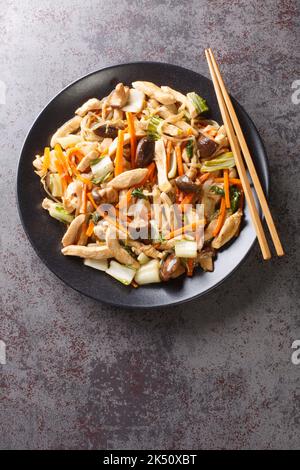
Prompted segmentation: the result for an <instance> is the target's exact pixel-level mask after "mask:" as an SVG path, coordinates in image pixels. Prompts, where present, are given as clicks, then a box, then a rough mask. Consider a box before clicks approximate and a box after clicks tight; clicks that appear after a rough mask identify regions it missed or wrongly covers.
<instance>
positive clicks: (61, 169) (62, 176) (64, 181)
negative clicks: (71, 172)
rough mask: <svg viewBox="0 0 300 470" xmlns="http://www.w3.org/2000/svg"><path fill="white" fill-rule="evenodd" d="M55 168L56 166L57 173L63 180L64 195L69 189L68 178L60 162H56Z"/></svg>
mask: <svg viewBox="0 0 300 470" xmlns="http://www.w3.org/2000/svg"><path fill="white" fill-rule="evenodd" d="M54 166H55V169H56V171H57V173H58V174H59V176H60V180H61V184H62V190H63V193H64V192H65V190H66V189H67V186H68V184H67V181H66V176H65V173H64V169H63V167H62V166H61V164H60V162H59V161H58V160H55V162H54Z"/></svg>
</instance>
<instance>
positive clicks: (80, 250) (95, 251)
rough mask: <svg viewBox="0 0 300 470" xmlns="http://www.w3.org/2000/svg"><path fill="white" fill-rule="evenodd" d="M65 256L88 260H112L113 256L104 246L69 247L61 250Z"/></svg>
mask: <svg viewBox="0 0 300 470" xmlns="http://www.w3.org/2000/svg"><path fill="white" fill-rule="evenodd" d="M61 252H62V254H63V255H65V256H79V258H89V259H107V258H112V257H113V255H112V253H111V251H110V249H109V248H108V247H107V246H106V245H103V246H98V245H97V246H80V245H69V246H66V247H64V248H63V249H62V250H61Z"/></svg>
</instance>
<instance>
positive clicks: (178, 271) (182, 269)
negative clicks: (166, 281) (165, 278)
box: [171, 264, 185, 279]
mask: <svg viewBox="0 0 300 470" xmlns="http://www.w3.org/2000/svg"><path fill="white" fill-rule="evenodd" d="M184 273H185V267H184V266H183V264H180V265H179V266H178V267H177V268H176V269H175V271H174V272H173V274H172V275H171V279H176V278H177V277H179V276H182V274H184Z"/></svg>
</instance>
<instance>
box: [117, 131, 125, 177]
mask: <svg viewBox="0 0 300 470" xmlns="http://www.w3.org/2000/svg"><path fill="white" fill-rule="evenodd" d="M123 144H124V131H123V130H122V129H119V131H118V145H117V152H116V159H115V176H118V175H120V174H121V173H123Z"/></svg>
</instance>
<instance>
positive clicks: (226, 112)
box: [205, 49, 284, 260]
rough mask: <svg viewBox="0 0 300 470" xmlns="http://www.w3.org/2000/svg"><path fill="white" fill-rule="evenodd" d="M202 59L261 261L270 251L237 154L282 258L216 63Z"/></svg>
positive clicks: (210, 58)
mask: <svg viewBox="0 0 300 470" xmlns="http://www.w3.org/2000/svg"><path fill="white" fill-rule="evenodd" d="M205 55H206V59H207V62H208V67H209V70H210V74H211V78H212V81H213V84H214V88H215V92H216V96H217V100H218V103H219V107H220V111H221V115H222V119H223V122H224V126H225V129H226V133H227V137H228V140H229V143H230V146H231V150H232V153H233V155H234V158H235V163H236V167H237V170H238V173H239V177H240V180H241V182H242V186H243V190H244V193H245V197H246V201H247V203H248V206H249V210H250V214H251V218H252V222H253V225H254V228H255V231H256V235H257V238H258V242H259V245H260V248H261V251H262V255H263V258H264V259H265V260H267V259H270V258H271V252H270V249H269V245H268V242H267V239H266V236H265V233H264V229H263V226H262V223H261V220H260V217H259V214H258V211H257V207H256V204H255V201H254V196H253V193H252V190H251V187H250V183H249V180H248V177H247V172H246V168H245V164H244V160H243V157H242V154H241V150H242V153H243V155H244V158H245V161H246V164H247V166H248V170H249V173H250V176H251V179H252V181H253V185H254V188H255V190H256V193H257V197H258V200H259V203H260V205H261V208H262V212H263V214H264V216H265V219H266V222H267V225H268V228H269V231H270V234H271V237H272V240H273V243H274V246H275V249H276V253H277V255H278V256H283V255H284V251H283V248H282V245H281V242H280V239H279V236H278V233H277V230H276V227H275V224H274V221H273V218H272V215H271V212H270V209H269V206H268V203H267V200H266V197H265V195H264V192H263V189H262V186H261V183H260V181H259V178H258V175H257V172H256V169H255V166H254V163H253V161H252V158H251V154H250V152H249V148H248V146H247V144H246V141H245V138H244V135H243V132H242V129H241V126H240V124H239V121H238V119H237V116H236V113H235V111H234V108H233V105H232V103H231V99H230V97H229V94H228V92H227V90H226V87H225V84H224V81H223V79H222V76H221V73H220V70H219V67H218V65H217V63H216V60H215V58H214V55H213V53H212V50H211V49H206V50H205Z"/></svg>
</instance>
